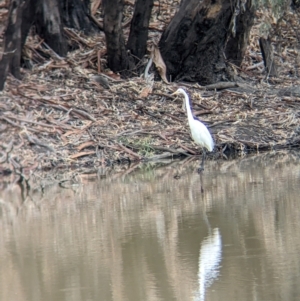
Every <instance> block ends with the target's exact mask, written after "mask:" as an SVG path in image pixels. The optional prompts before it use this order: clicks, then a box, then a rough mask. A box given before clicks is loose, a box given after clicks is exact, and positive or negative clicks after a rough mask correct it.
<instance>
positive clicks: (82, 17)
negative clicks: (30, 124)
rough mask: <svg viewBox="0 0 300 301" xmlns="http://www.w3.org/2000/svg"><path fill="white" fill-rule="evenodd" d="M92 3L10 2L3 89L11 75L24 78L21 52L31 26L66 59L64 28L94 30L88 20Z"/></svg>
mask: <svg viewBox="0 0 300 301" xmlns="http://www.w3.org/2000/svg"><path fill="white" fill-rule="evenodd" d="M89 4H90V0H22V1H21V0H11V3H10V9H9V14H8V22H7V28H6V31H5V33H4V47H3V55H2V58H1V61H0V90H2V89H3V87H4V83H5V80H6V76H7V74H8V73H9V72H11V73H12V75H14V76H15V77H17V78H20V77H21V75H20V63H21V52H22V48H23V46H24V44H25V41H26V38H27V35H28V32H29V30H30V28H31V26H32V25H35V28H36V32H37V33H38V34H39V35H40V36H41V37H42V38H43V39H44V41H45V43H46V44H47V45H48V46H49V47H51V48H52V49H53V50H54V51H55V52H56V53H57V54H59V55H61V56H65V55H66V54H67V50H68V49H67V41H66V38H65V36H64V34H63V27H64V26H69V27H75V28H77V29H79V30H85V31H87V32H90V31H91V30H92V29H93V28H95V27H94V24H93V22H92V21H91V20H90V19H89Z"/></svg>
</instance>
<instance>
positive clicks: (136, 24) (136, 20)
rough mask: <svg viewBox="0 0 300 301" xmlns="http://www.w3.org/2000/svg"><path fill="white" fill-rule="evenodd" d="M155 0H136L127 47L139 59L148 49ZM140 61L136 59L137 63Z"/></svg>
mask: <svg viewBox="0 0 300 301" xmlns="http://www.w3.org/2000/svg"><path fill="white" fill-rule="evenodd" d="M153 2H154V0H136V3H135V8H134V14H133V18H132V21H131V27H130V34H129V38H128V42H127V49H129V50H130V52H131V54H133V55H134V56H135V57H136V58H137V59H138V60H140V59H142V58H143V56H144V55H145V53H146V49H147V39H148V28H149V21H150V16H151V11H152V7H153ZM137 62H138V61H137V60H136V63H137Z"/></svg>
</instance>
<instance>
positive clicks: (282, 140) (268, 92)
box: [0, 1, 300, 179]
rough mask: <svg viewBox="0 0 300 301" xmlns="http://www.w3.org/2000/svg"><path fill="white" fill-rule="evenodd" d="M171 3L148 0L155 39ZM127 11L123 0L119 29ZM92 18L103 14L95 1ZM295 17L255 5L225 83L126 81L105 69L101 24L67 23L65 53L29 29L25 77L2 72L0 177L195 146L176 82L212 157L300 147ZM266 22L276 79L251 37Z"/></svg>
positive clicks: (189, 150) (147, 157)
mask: <svg viewBox="0 0 300 301" xmlns="http://www.w3.org/2000/svg"><path fill="white" fill-rule="evenodd" d="M159 3H160V5H159ZM177 5H178V2H176V1H175V2H174V1H160V2H155V7H154V11H153V16H152V20H151V24H150V29H151V32H150V36H149V41H154V42H157V41H158V40H159V37H160V35H161V33H162V31H163V28H164V27H165V26H166V24H167V23H168V22H169V20H170V19H171V17H172V16H173V15H174V13H175V11H176V8H177ZM132 10H133V4H132V3H131V2H129V1H127V5H126V13H125V19H124V33H125V35H126V34H127V33H128V31H129V21H130V16H131V13H132ZM95 18H97V19H98V20H99V23H101V22H102V19H101V14H100V12H99V10H98V11H95ZM298 20H299V14H297V13H296V12H294V11H290V12H288V13H286V14H285V15H284V16H283V17H282V18H281V19H280V20H279V21H278V22H277V24H276V23H275V21H276V20H275V19H274V18H271V17H268V14H267V13H266V12H263V11H260V12H259V13H257V20H256V23H255V26H254V27H253V29H252V31H251V39H250V43H249V46H248V49H247V54H246V57H245V59H244V62H243V65H242V66H241V67H240V68H237V67H233V68H234V70H235V72H236V76H237V82H236V83H234V84H233V85H232V86H231V87H227V88H223V89H216V87H214V86H212V87H201V86H199V85H198V84H191V83H169V84H167V83H164V82H163V81H162V80H160V79H159V78H158V77H157V76H156V77H155V79H156V80H155V81H154V82H150V83H149V81H148V80H145V79H144V78H143V77H142V76H139V75H137V76H136V77H134V78H131V79H130V80H123V79H121V78H120V77H119V75H118V74H114V73H112V72H111V71H109V70H108V69H107V68H106V60H105V38H104V33H103V32H101V31H100V32H99V33H98V34H96V35H94V36H91V37H87V36H84V35H83V34H82V33H79V32H76V31H74V30H71V29H66V34H67V35H68V37H69V38H70V40H71V41H72V44H74V45H75V46H76V47H77V49H76V50H74V51H72V52H69V54H68V56H67V57H66V58H61V57H59V56H57V55H56V54H55V53H53V52H52V51H51V50H50V49H47V48H45V45H44V44H43V42H42V41H41V40H39V38H38V37H36V36H34V35H31V36H30V37H29V38H28V40H27V43H26V46H25V49H24V57H25V58H26V60H27V62H28V64H31V66H32V69H31V70H29V69H22V74H23V76H24V78H23V80H22V81H18V80H17V79H15V78H12V77H9V78H8V79H7V83H6V86H5V90H4V91H2V92H1V93H0V97H1V102H0V141H1V144H0V177H1V178H2V177H3V176H5V177H11V176H12V175H17V176H21V177H22V178H24V179H26V178H28V177H30V175H32V174H35V175H39V176H41V177H44V176H45V171H50V170H52V171H53V170H55V171H56V173H57V172H61V171H62V170H74V171H76V172H77V173H87V172H90V171H91V170H96V169H98V168H101V167H103V166H112V165H116V164H118V163H128V162H139V161H141V160H144V161H152V162H157V161H159V160H162V159H165V158H172V157H178V156H193V155H199V154H200V153H201V150H200V149H199V147H198V146H197V145H195V144H194V143H193V141H192V140H191V137H190V135H189V128H188V123H187V118H186V113H185V111H184V110H183V108H182V98H175V97H173V96H171V93H172V92H174V91H175V90H176V89H177V88H178V87H179V86H180V87H184V88H185V89H186V91H187V92H188V93H189V95H190V97H191V100H192V104H193V112H194V115H195V116H197V117H198V118H199V119H201V121H203V122H204V123H205V124H206V125H207V126H208V128H209V129H210V131H211V133H212V134H213V138H214V140H215V143H216V147H215V150H214V152H213V153H212V154H210V155H209V159H213V158H225V159H226V158H227V156H228V154H230V153H232V152H234V153H235V154H241V155H244V154H246V153H249V152H251V151H257V150H270V149H282V148H292V147H299V144H300V122H299V120H300V119H299V115H300V79H299V72H300V68H299V67H300V55H299V48H300V41H299V36H300V25H299V22H298ZM268 26H269V28H271V35H270V36H271V39H272V43H273V46H274V51H275V62H276V64H277V67H278V74H279V76H278V77H276V78H269V77H268V76H267V74H266V72H265V69H264V65H263V60H262V56H261V53H260V48H259V45H258V39H259V36H261V35H263V30H264V28H266V27H268ZM0 28H2V27H0ZM2 30H3V28H2ZM144 64H146V62H144ZM154 72H155V70H154V68H151V69H150V73H154Z"/></svg>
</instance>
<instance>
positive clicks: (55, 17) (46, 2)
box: [33, 0, 67, 56]
mask: <svg viewBox="0 0 300 301" xmlns="http://www.w3.org/2000/svg"><path fill="white" fill-rule="evenodd" d="M33 1H34V0H33ZM58 1H59V0H38V1H37V4H36V5H37V6H36V7H37V9H36V19H35V24H36V31H37V33H38V34H39V36H40V37H42V38H43V39H44V40H45V43H46V44H47V45H48V46H49V47H50V48H52V49H53V50H54V51H55V52H56V53H57V54H59V55H60V56H65V55H66V54H67V41H66V39H65V36H64V35H63V23H62V18H61V11H60V7H59V5H58Z"/></svg>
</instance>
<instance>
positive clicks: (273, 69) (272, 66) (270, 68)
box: [259, 38, 278, 77]
mask: <svg viewBox="0 0 300 301" xmlns="http://www.w3.org/2000/svg"><path fill="white" fill-rule="evenodd" d="M259 46H260V49H261V53H262V56H263V59H264V64H265V68H266V71H267V76H268V77H269V76H270V77H278V72H277V66H276V63H275V62H274V53H273V48H272V44H271V41H270V40H269V39H264V38H260V39H259Z"/></svg>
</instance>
